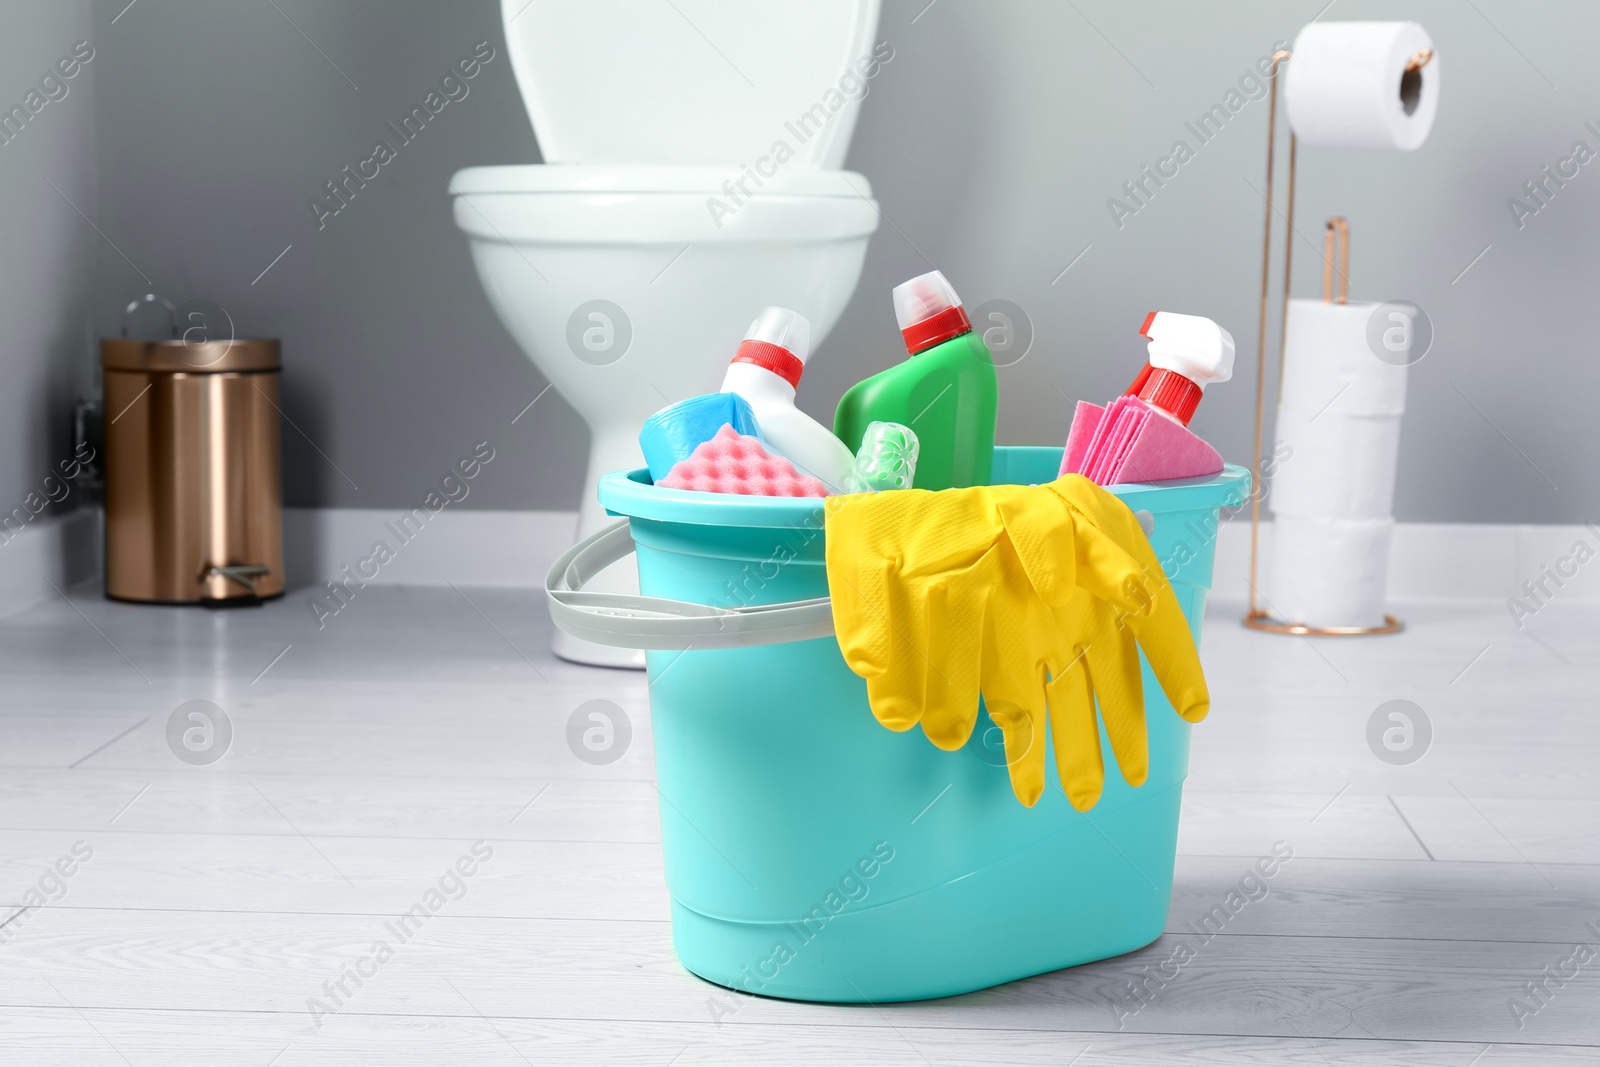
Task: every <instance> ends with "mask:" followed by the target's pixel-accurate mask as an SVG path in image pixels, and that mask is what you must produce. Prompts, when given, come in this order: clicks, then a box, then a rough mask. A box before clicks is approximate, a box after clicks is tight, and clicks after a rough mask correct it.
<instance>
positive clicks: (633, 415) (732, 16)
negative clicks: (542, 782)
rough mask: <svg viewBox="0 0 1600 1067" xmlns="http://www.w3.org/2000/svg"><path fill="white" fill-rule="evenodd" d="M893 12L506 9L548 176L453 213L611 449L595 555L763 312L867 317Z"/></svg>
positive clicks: (818, 4)
mask: <svg viewBox="0 0 1600 1067" xmlns="http://www.w3.org/2000/svg"><path fill="white" fill-rule="evenodd" d="M879 2H880V0H762V2H752V0H673V2H672V3H664V2H662V0H531V2H530V0H501V17H502V19H503V21H504V23H505V32H506V45H507V50H508V52H509V54H510V60H511V67H512V70H513V71H514V72H515V74H516V78H517V85H518V87H519V88H520V89H521V91H522V98H523V102H524V103H525V104H526V105H527V108H528V115H529V117H530V118H531V120H532V122H533V128H534V132H535V134H536V135H537V138H538V142H539V147H540V150H541V152H542V153H543V156H544V159H545V161H546V162H545V163H544V164H542V165H538V166H514V167H470V168H468V169H466V170H462V171H459V172H458V173H457V174H456V175H455V177H454V178H453V179H452V180H451V188H450V192H451V194H452V198H453V200H454V209H455V220H456V225H457V226H459V227H460V228H461V229H462V230H463V231H464V232H465V233H466V234H467V236H468V238H469V240H470V241H471V246H472V259H473V262H474V263H475V264H476V265H477V269H478V277H479V278H480V279H481V280H482V282H483V287H484V289H485V290H486V291H487V293H488V296H489V301H490V303H491V304H493V305H494V308H495V310H496V311H497V312H498V313H499V315H500V318H501V320H502V321H503V322H504V323H505V325H506V328H507V329H508V330H509V331H510V332H511V335H512V337H514V338H515V339H516V341H517V343H518V344H519V345H521V346H522V350H523V351H524V352H526V353H527V355H528V358H529V359H531V360H533V362H534V365H535V366H536V367H538V368H539V371H540V373H541V374H543V375H544V376H545V377H546V378H548V379H549V380H550V382H551V383H552V384H553V385H554V386H555V388H556V389H557V390H558V391H559V392H560V393H561V395H562V396H563V397H565V398H566V400H567V402H568V403H570V404H571V405H572V406H573V407H574V408H575V409H577V411H578V413H579V414H581V415H582V416H583V417H584V419H585V420H586V421H587V422H588V424H589V427H590V430H591V432H592V440H591V443H590V449H589V460H588V469H587V472H586V473H585V475H584V490H583V499H582V501H581V503H580V506H579V520H578V536H579V537H583V536H587V535H588V534H590V533H593V532H594V531H595V530H598V529H599V528H600V527H601V526H603V525H605V524H606V523H607V522H609V521H611V520H609V519H608V518H607V517H606V515H605V513H604V512H603V511H602V510H601V508H600V506H599V504H598V503H597V502H596V500H595V495H594V493H595V483H596V481H597V480H598V478H599V477H600V476H601V475H602V474H605V473H607V472H609V471H613V470H617V469H620V468H631V467H639V466H643V457H642V456H641V455H640V452H639V444H638V434H639V427H640V425H641V424H642V423H643V422H644V420H645V418H646V417H647V416H648V415H650V414H651V413H652V412H654V411H656V410H658V409H659V408H661V407H664V406H665V405H667V404H668V403H671V402H673V401H677V400H680V399H683V398H685V397H688V396H693V395H696V394H700V393H708V392H713V391H715V390H716V389H717V387H718V385H719V383H720V382H721V380H722V373H723V370H724V369H725V367H726V365H727V363H728V360H729V358H730V357H731V356H732V355H733V352H734V350H735V349H736V348H737V347H738V345H739V339H740V338H741V337H742V336H743V335H744V331H745V329H746V328H747V327H748V326H749V325H750V322H751V320H752V319H753V318H754V317H755V316H756V314H757V313H758V312H759V311H761V309H762V308H764V307H767V306H768V305H774V304H775V305H780V306H783V307H789V308H793V309H795V310H796V311H799V312H800V313H801V314H802V315H804V316H805V317H806V318H808V319H810V320H811V328H812V336H813V344H815V343H816V342H820V341H821V339H822V338H823V337H825V336H826V334H827V333H828V331H829V330H831V329H832V328H833V325H834V323H835V322H836V321H838V318H839V315H840V313H841V312H842V311H843V310H844V307H845V304H846V303H848V302H849V300H850V296H851V294H852V292H854V290H855V287H856V282H857V281H858V280H859V278H860V275H861V265H862V260H863V258H864V257H865V255H866V249H867V239H868V237H870V236H871V234H872V233H873V231H874V230H876V229H877V227H878V209H877V204H876V203H875V202H874V201H873V200H872V194H871V188H870V187H869V185H868V183H867V180H866V178H864V177H862V176H861V175H860V174H854V173H850V172H847V171H842V170H839V169H838V167H839V166H840V164H841V163H842V162H843V161H844V155H845V150H846V148H847V147H848V146H849V141H850V134H851V130H852V128H853V127H854V125H855V120H856V113H857V111H858V110H859V103H860V97H861V96H862V95H864V92H865V85H866V74H867V73H868V72H871V73H875V72H876V69H877V67H878V65H879V64H878V63H877V62H874V59H875V57H874V44H875V41H874V34H875V32H876V30H877V24H878V10H879ZM884 54H887V55H888V56H889V57H891V58H892V52H886V51H885V50H881V49H880V54H879V55H878V56H877V57H876V58H877V59H878V60H881V59H882V58H883V55H884ZM508 136H512V134H509V133H508ZM780 146H782V147H780ZM785 148H786V149H787V152H785V150H784V149H785ZM824 356H825V358H826V353H825V354H824ZM802 388H803V386H802ZM528 417H532V418H537V417H538V415H537V408H535V409H534V410H533V411H532V412H530V413H529V416H528ZM545 461H546V462H550V463H567V462H570V459H569V458H568V457H566V456H563V455H551V456H549V457H547V458H546V460H545ZM619 566H620V565H619ZM602 578H611V579H612V581H611V584H610V588H612V589H626V588H627V586H628V583H632V582H636V576H635V575H634V574H633V573H632V572H631V571H629V572H628V573H626V574H622V575H608V576H602ZM600 587H602V588H604V586H603V585H602V586H600ZM554 647H555V651H556V654H557V655H559V656H561V657H562V658H564V659H569V660H573V661H576V662H580V663H593V664H600V665H606V666H643V659H642V654H641V653H636V652H630V651H626V650H620V649H611V648H603V647H600V646H597V645H591V644H588V643H587V642H581V641H576V640H574V639H572V638H570V637H567V636H566V635H565V634H562V633H560V632H559V631H558V632H557V633H556V637H555V645H554Z"/></svg>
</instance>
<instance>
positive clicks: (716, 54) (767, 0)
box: [501, 0, 893, 169]
mask: <svg viewBox="0 0 1600 1067" xmlns="http://www.w3.org/2000/svg"><path fill="white" fill-rule="evenodd" d="M879 4H880V0H670V2H669V0H581V2H573V0H502V3H501V11H502V18H503V20H504V23H505V30H506V42H507V47H508V49H509V51H510V56H511V66H512V70H513V71H514V72H515V73H516V78H517V85H518V87H519V88H520V89H521V90H522V98H523V102H524V104H525V105H526V106H527V109H528V115H529V117H530V118H531V119H532V121H533V128H534V131H535V134H536V136H537V137H538V140H539V149H540V152H541V153H542V154H543V156H544V161H545V162H546V163H600V164H628V163H665V164H698V165H720V166H725V167H726V166H735V167H741V168H742V167H744V166H754V165H756V164H757V162H758V160H760V159H761V158H762V157H767V158H768V159H769V160H773V159H776V161H777V162H778V163H780V164H781V165H782V166H784V167H785V168H787V167H796V168H806V169H814V168H830V169H831V168H838V167H840V166H841V165H842V164H843V163H844V155H845V150H846V149H847V148H848V147H849V143H850V134H851V131H852V130H853V128H854V126H855V120H856V113H857V112H858V111H859V109H860V100H861V97H862V96H864V95H865V94H866V92H867V91H868V88H869V86H870V81H869V80H868V78H867V77H865V76H864V72H871V73H873V74H875V73H876V72H877V70H878V69H880V68H881V65H882V63H883V60H884V58H885V57H886V56H887V57H888V58H890V59H892V58H893V50H892V49H890V48H889V46H888V45H886V44H879V43H878V42H876V40H875V36H874V35H875V34H876V32H877V25H878V9H879ZM875 46H876V47H877V49H878V51H877V52H876V53H875V52H874V47H875ZM780 144H782V145H783V146H785V148H786V149H787V153H788V154H784V149H780V148H779V145H780ZM780 155H781V156H782V158H781V159H779V158H777V157H778V156H780ZM772 165H773V164H772V163H769V164H768V166H772Z"/></svg>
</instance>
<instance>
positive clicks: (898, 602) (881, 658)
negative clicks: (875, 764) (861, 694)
mask: <svg viewBox="0 0 1600 1067" xmlns="http://www.w3.org/2000/svg"><path fill="white" fill-rule="evenodd" d="M839 577H841V578H843V579H844V580H843V581H842V582H836V581H831V580H830V582H829V593H830V594H831V595H832V596H833V599H834V608H833V611H834V626H835V628H836V630H837V632H838V633H839V634H841V635H843V634H849V635H851V637H850V640H849V641H848V642H845V641H841V643H840V650H841V651H842V652H843V653H844V657H845V663H846V665H847V666H849V668H850V669H851V670H852V671H854V672H855V673H856V674H858V675H860V676H861V677H862V678H865V679H866V681H867V696H868V699H869V700H870V701H871V702H872V713H873V715H874V716H875V717H876V718H877V720H878V721H879V722H880V723H882V724H883V725H884V726H886V727H888V728H889V729H891V730H909V729H911V727H913V726H915V725H916V724H917V722H918V721H919V720H920V719H921V718H922V703H923V673H924V672H923V659H922V656H921V654H920V653H919V652H916V651H913V650H914V649H919V648H921V647H924V646H926V644H927V639H926V636H925V635H924V634H922V633H921V632H920V630H919V629H918V626H917V624H918V622H919V621H921V620H922V619H923V618H924V617H925V616H924V614H923V613H922V612H921V611H920V610H917V609H916V608H915V605H913V604H912V603H911V598H910V597H909V596H908V594H907V591H906V589H905V585H904V583H903V581H902V579H901V576H900V575H899V573H898V566H897V563H896V561H895V560H893V559H879V560H874V561H872V562H871V563H868V564H864V565H863V566H862V567H861V568H860V570H859V571H858V578H859V580H857V578H850V577H848V576H846V575H842V574H841V575H839ZM841 611H842V612H843V613H844V615H843V617H844V618H847V619H850V620H851V621H852V624H851V625H848V626H845V625H841ZM907 646H909V647H907Z"/></svg>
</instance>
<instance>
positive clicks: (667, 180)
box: [450, 163, 872, 200]
mask: <svg viewBox="0 0 1600 1067" xmlns="http://www.w3.org/2000/svg"><path fill="white" fill-rule="evenodd" d="M742 176H743V173H742V172H741V171H740V170H739V169H738V168H736V167H701V166H672V165H668V164H651V163H640V164H628V165H624V166H605V165H600V164H586V163H548V164H546V163H525V164H521V165H519V166H493V167H467V168H466V169H464V170H459V171H457V172H456V174H455V177H453V178H451V179H450V189H451V192H454V193H460V194H465V195H467V196H471V195H473V194H476V193H579V192H611V193H700V194H702V195H705V196H712V195H715V196H720V197H723V198H724V199H727V198H728V197H729V195H730V194H729V193H728V192H727V191H726V190H725V189H724V188H723V186H724V184H725V183H730V182H736V181H738V180H739V179H740V178H741V177H742ZM760 181H761V182H762V184H761V185H760V186H757V185H756V183H755V180H747V181H746V183H745V187H746V188H748V189H751V190H753V191H754V194H755V195H756V196H762V195H767V196H773V195H783V196H848V197H854V198H857V199H861V200H870V199H872V185H871V184H870V183H869V182H868V181H867V179H866V177H865V176H863V175H861V174H856V173H854V172H853V171H846V170H813V169H802V168H800V167H790V168H787V169H783V168H780V169H779V170H778V171H777V173H776V174H773V175H772V176H770V177H762V178H760ZM735 192H736V193H737V192H738V190H735ZM739 195H741V196H742V195H743V194H739Z"/></svg>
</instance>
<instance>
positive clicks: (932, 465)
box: [833, 271, 998, 489]
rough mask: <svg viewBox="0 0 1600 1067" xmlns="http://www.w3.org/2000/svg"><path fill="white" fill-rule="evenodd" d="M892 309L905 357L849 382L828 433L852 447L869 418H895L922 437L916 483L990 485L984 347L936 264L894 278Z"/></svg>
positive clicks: (988, 370) (991, 408)
mask: <svg viewBox="0 0 1600 1067" xmlns="http://www.w3.org/2000/svg"><path fill="white" fill-rule="evenodd" d="M894 314H895V318H896V320H898V321H899V323H900V333H901V336H903V337H904V338H905V341H906V351H908V352H910V353H911V358H910V359H908V360H906V361H905V362H904V363H900V364H898V365H896V366H893V367H890V368H889V369H888V370H886V371H884V372H883V373H881V374H874V375H873V376H872V377H870V378H867V379H866V380H864V381H860V382H857V383H856V384H855V385H853V386H851V387H850V389H849V390H848V391H847V392H846V393H845V394H844V397H843V399H841V400H840V401H839V410H838V411H837V412H836V413H835V414H834V416H833V432H834V434H835V435H836V436H837V437H838V438H839V439H840V440H841V441H843V442H844V443H845V444H846V445H847V446H849V447H850V448H851V449H852V450H854V449H857V448H860V447H861V438H862V435H863V434H865V433H866V432H867V426H868V425H869V424H871V423H873V422H898V423H901V424H902V425H905V426H909V427H911V428H912V429H913V430H915V431H916V434H917V440H918V441H919V442H920V443H921V447H920V453H921V454H920V456H919V457H918V459H917V471H916V479H915V481H914V483H913V485H914V487H915V488H917V489H950V488H952V487H959V486H968V485H988V484H989V475H990V473H991V468H992V466H993V464H994V422H995V408H996V404H997V396H996V394H997V391H998V389H997V385H996V382H995V376H994V360H993V359H992V358H991V357H990V355H989V349H988V347H987V346H985V345H984V343H983V338H982V337H981V336H980V335H978V334H977V333H974V332H973V329H972V320H970V319H968V318H967V313H966V311H965V310H963V309H962V307H961V298H960V297H958V296H957V295H956V291H955V290H954V289H953V288H951V287H950V283H949V282H947V281H945V277H944V275H943V274H941V273H939V272H938V271H933V272H931V273H928V274H923V275H920V276H918V277H915V278H912V279H911V280H910V281H908V282H903V283H901V284H900V285H897V286H895V289H894Z"/></svg>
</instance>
